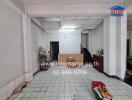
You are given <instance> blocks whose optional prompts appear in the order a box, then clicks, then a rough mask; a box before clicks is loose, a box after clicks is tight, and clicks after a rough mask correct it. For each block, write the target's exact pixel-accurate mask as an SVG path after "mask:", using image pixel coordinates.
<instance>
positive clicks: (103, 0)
mask: <svg viewBox="0 0 132 100" xmlns="http://www.w3.org/2000/svg"><path fill="white" fill-rule="evenodd" d="M22 1H24V2H25V3H27V4H44V5H58V4H66V5H78V4H79V5H82V4H83V5H84V4H85V5H86V4H89V3H96V4H115V3H121V2H122V1H125V0H22Z"/></svg>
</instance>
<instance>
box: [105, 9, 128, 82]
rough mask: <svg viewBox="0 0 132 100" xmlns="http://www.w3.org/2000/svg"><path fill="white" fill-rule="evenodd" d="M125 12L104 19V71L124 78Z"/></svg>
mask: <svg viewBox="0 0 132 100" xmlns="http://www.w3.org/2000/svg"><path fill="white" fill-rule="evenodd" d="M126 42H127V13H126V11H125V13H124V16H121V17H114V16H108V17H107V18H105V20H104V72H105V73H106V74H108V75H110V76H117V77H119V78H120V79H121V80H124V78H125V73H126V48H127V47H126V46H127V44H126Z"/></svg>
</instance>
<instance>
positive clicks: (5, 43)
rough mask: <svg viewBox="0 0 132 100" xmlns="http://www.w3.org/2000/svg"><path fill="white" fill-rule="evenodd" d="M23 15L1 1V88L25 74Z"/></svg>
mask: <svg viewBox="0 0 132 100" xmlns="http://www.w3.org/2000/svg"><path fill="white" fill-rule="evenodd" d="M23 52H24V51H23V35H22V15H21V13H18V12H17V11H15V10H14V9H12V8H11V7H9V6H8V5H7V4H6V3H4V2H3V1H1V0H0V88H1V87H3V86H5V85H7V84H8V83H9V82H11V81H13V80H15V79H16V78H18V77H20V76H22V75H23V74H24V55H23Z"/></svg>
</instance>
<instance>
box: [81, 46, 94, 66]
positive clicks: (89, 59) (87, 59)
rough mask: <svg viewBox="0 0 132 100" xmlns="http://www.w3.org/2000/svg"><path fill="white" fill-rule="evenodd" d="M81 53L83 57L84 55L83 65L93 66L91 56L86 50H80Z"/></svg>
mask: <svg viewBox="0 0 132 100" xmlns="http://www.w3.org/2000/svg"><path fill="white" fill-rule="evenodd" d="M81 53H83V55H84V64H85V63H92V64H93V60H92V56H91V54H90V52H89V51H88V49H87V48H82V49H81Z"/></svg>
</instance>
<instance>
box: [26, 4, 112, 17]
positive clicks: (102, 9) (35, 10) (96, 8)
mask: <svg viewBox="0 0 132 100" xmlns="http://www.w3.org/2000/svg"><path fill="white" fill-rule="evenodd" d="M111 6H112V5H110V4H89V5H28V7H27V10H26V11H27V14H28V15H30V16H33V17H44V16H61V15H62V16H65V15H66V16H67V15H69V16H73V15H108V14H110V7H111Z"/></svg>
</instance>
